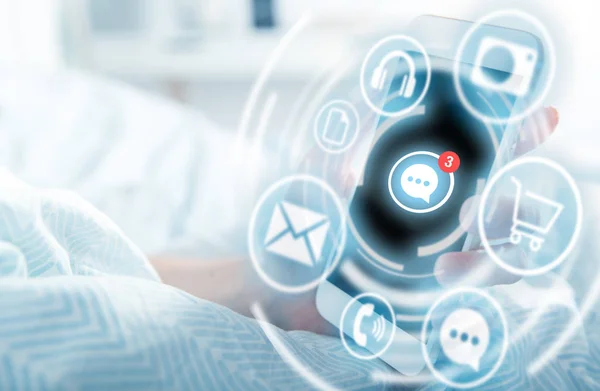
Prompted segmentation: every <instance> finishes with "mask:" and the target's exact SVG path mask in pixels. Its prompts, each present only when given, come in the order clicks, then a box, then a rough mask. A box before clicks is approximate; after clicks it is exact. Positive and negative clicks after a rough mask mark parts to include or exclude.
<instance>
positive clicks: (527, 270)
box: [478, 157, 583, 276]
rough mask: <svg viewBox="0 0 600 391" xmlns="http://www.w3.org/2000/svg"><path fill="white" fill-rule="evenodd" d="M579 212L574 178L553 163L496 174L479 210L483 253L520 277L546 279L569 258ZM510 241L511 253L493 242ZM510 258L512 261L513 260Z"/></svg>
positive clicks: (528, 162)
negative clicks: (497, 240)
mask: <svg viewBox="0 0 600 391" xmlns="http://www.w3.org/2000/svg"><path fill="white" fill-rule="evenodd" d="M582 217H583V207H582V203H581V195H580V193H579V189H578V188H577V184H576V183H575V180H574V179H573V177H572V176H571V175H570V174H569V173H568V172H567V171H566V170H565V169H564V168H563V167H561V166H560V165H558V164H557V163H555V162H553V161H552V160H548V159H544V158H540V157H523V158H520V159H517V160H515V161H513V162H511V163H509V164H508V165H506V166H505V167H503V168H502V169H501V170H500V171H498V172H497V173H496V174H495V175H494V176H493V177H492V179H491V180H490V181H489V183H488V185H487V186H486V188H485V190H484V191H483V194H482V195H481V201H480V204H479V213H478V226H479V235H480V237H481V242H482V244H483V247H484V248H485V250H486V252H487V253H488V255H489V256H490V258H492V260H493V261H494V262H496V263H497V264H498V265H499V266H500V267H502V268H503V269H505V270H507V271H508V272H510V273H513V274H517V275H521V276H534V275H539V274H542V273H546V272H548V271H550V270H552V269H554V268H555V267H557V266H559V265H560V264H561V263H562V262H563V261H564V260H565V259H566V258H567V257H568V255H569V254H570V253H571V251H572V250H573V248H574V247H575V243H576V242H577V239H578V237H579V233H580V232H581V224H582ZM499 238H509V240H510V245H512V248H513V249H514V248H515V247H517V250H518V251H517V252H518V253H519V254H521V256H514V255H515V251H507V246H505V245H503V246H494V245H492V243H491V242H493V241H494V240H496V239H499ZM511 255H512V256H511Z"/></svg>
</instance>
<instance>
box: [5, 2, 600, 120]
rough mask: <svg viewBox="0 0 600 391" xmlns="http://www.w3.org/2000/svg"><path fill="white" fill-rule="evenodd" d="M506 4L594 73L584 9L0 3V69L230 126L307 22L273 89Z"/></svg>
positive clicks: (568, 5)
mask: <svg viewBox="0 0 600 391" xmlns="http://www.w3.org/2000/svg"><path fill="white" fill-rule="evenodd" d="M482 3H485V4H482ZM515 5H518V6H519V8H521V9H524V10H525V11H528V12H531V13H533V14H535V15H537V16H539V17H541V19H542V20H543V21H544V22H545V23H546V24H547V27H549V28H550V29H551V33H553V35H554V39H555V40H556V41H557V42H556V44H557V45H558V46H559V53H561V49H563V48H566V49H565V50H567V51H569V52H568V53H565V52H564V51H563V52H562V54H563V58H566V59H567V60H568V62H567V63H568V64H575V63H577V62H579V63H583V64H586V63H589V59H590V58H591V59H593V61H594V62H595V63H598V58H600V57H599V56H598V55H597V54H598V53H599V49H598V45H596V44H595V42H593V40H594V38H593V37H597V36H598V34H596V33H595V32H597V28H596V27H595V26H596V25H597V23H595V19H596V17H595V16H593V15H595V13H594V12H586V9H589V10H590V11H592V10H593V8H594V7H595V4H594V1H593V0H590V1H587V0H578V1H570V2H566V1H554V0H549V1H544V2H535V1H520V2H514V1H513V2H511V1H501V2H500V1H487V2H480V1H473V0H453V1H443V0H420V1H408V0H0V21H1V23H0V64H7V65H17V66H19V67H30V66H31V67H37V68H42V69H56V68H61V67H68V68H77V69H81V70H85V71H89V72H93V73H98V74H101V75H106V76H110V77H114V78H118V79H121V80H124V81H126V82H128V83H131V84H134V85H136V86H140V87H142V88H144V89H147V90H151V91H153V92H158V93H160V94H165V95H168V96H170V97H172V98H174V99H177V100H180V101H182V102H185V103H187V104H191V105H193V106H195V107H198V108H201V109H202V110H203V111H204V112H205V114H206V115H207V116H208V117H209V118H210V119H212V120H214V121H216V122H217V123H219V124H221V125H223V126H224V127H226V128H234V127H236V126H237V124H238V121H239V116H240V113H241V111H242V106H243V104H244V102H245V99H246V97H247V94H248V91H249V90H250V87H251V86H252V83H253V82H254V80H255V79H256V77H257V75H258V73H259V72H260V70H261V69H262V67H263V65H264V63H265V60H266V58H267V57H268V56H269V54H270V53H271V52H272V51H273V49H274V48H275V47H276V46H277V44H278V43H279V40H280V38H281V36H282V35H283V34H284V33H285V32H286V31H287V30H288V29H289V28H291V27H292V26H293V25H294V23H295V22H296V21H297V20H298V19H299V18H301V17H302V15H304V14H305V13H307V12H310V13H311V16H312V17H313V18H312V20H313V22H311V25H310V26H309V29H307V31H308V33H304V34H303V35H302V37H301V42H300V43H298V45H297V49H295V50H294V51H293V52H291V51H290V52H287V53H286V55H285V58H284V59H283V61H282V63H281V64H279V65H278V66H277V68H276V69H275V75H274V77H275V78H276V79H278V80H279V81H280V82H281V83H290V84H294V83H306V81H307V80H310V79H312V78H313V77H314V75H315V74H316V73H317V72H320V71H321V70H322V68H323V62H326V61H327V56H328V53H329V52H330V51H331V48H337V49H339V48H343V47H344V46H347V45H349V44H350V43H352V42H353V41H354V40H355V37H357V36H361V35H364V34H368V33H372V34H377V33H378V32H379V33H380V34H385V33H387V32H399V31H402V29H403V27H404V26H405V25H406V23H407V22H408V21H410V20H411V19H412V18H414V17H416V16H418V15H421V14H428V13H430V14H436V15H441V16H448V17H458V18H464V19H474V18H477V17H479V16H481V15H483V14H484V13H486V12H488V11H491V10H494V9H502V8H510V7H511V6H515ZM567 43H568V44H567ZM565 44H566V45H565ZM563 71H564V68H563ZM580 75H581V76H583V77H585V78H586V79H587V78H589V77H594V78H595V79H594V80H598V78H597V77H596V76H595V72H594V73H593V74H592V73H589V74H583V75H582V74H581V73H579V72H572V71H571V70H569V71H568V75H567V74H566V72H564V73H563V74H562V75H559V77H557V83H559V84H561V83H562V84H564V83H567V84H568V85H569V86H573V83H576V82H578V80H576V79H577V77H578V76H580ZM586 82H589V79H587V80H586ZM596 85H600V83H598V84H596ZM290 90H294V88H291V89H290ZM556 91H558V90H557V89H555V92H556ZM555 96H564V90H560V93H559V94H555ZM572 97H573V96H571V98H572Z"/></svg>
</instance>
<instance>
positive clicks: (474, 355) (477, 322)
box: [440, 308, 490, 372]
mask: <svg viewBox="0 0 600 391" xmlns="http://www.w3.org/2000/svg"><path fill="white" fill-rule="evenodd" d="M440 333H441V335H440V343H441V344H442V349H443V350H444V354H445V355H446V356H447V357H448V358H449V359H450V360H452V361H453V362H455V363H457V364H462V365H468V366H470V367H471V368H473V369H474V370H475V371H476V372H479V364H480V360H481V357H483V355H484V354H485V352H486V350H487V348H488V345H489V343H490V329H489V327H488V324H487V322H486V320H485V318H484V317H483V316H481V314H480V313H479V312H477V311H474V310H471V309H467V308H463V309H459V310H456V311H454V312H452V313H451V314H450V315H449V316H448V317H447V318H446V319H445V320H444V323H443V324H442V328H441V331H440Z"/></svg>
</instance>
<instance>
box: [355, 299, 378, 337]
mask: <svg viewBox="0 0 600 391" xmlns="http://www.w3.org/2000/svg"><path fill="white" fill-rule="evenodd" d="M374 309H375V306H374V305H373V304H372V303H367V304H363V305H362V306H361V307H360V308H359V310H358V314H356V318H355V319H354V329H353V332H352V338H353V339H354V342H356V343H357V344H358V345H359V346H362V347H363V348H364V347H365V346H367V336H366V335H365V334H364V333H362V332H361V331H360V325H361V324H362V323H363V319H364V318H366V317H369V316H372V315H373V310H374Z"/></svg>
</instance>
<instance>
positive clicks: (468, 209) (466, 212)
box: [459, 195, 539, 239]
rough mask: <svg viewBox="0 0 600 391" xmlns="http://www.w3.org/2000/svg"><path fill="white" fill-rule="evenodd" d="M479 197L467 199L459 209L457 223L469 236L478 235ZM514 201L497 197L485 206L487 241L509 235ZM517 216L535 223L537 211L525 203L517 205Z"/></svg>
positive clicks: (505, 197)
mask: <svg viewBox="0 0 600 391" xmlns="http://www.w3.org/2000/svg"><path fill="white" fill-rule="evenodd" d="M480 201H481V196H479V195H476V196H473V197H470V198H468V199H467V200H466V201H465V202H464V203H463V206H462V207H461V209H460V214H459V221H460V225H461V227H462V228H463V229H464V230H465V231H466V232H468V233H470V234H477V233H479V221H478V219H477V218H476V217H477V215H478V214H479V203H480ZM515 203H516V200H515V199H514V198H512V197H508V196H503V197H499V198H498V199H497V200H495V202H490V203H489V204H488V205H486V215H485V216H484V219H483V221H484V224H485V226H484V227H485V233H486V236H487V238H488V239H501V238H506V237H508V235H509V234H510V229H511V227H512V225H513V220H514V211H515V206H516V205H515ZM517 215H518V216H520V217H521V218H525V219H526V221H529V222H531V223H535V222H537V221H538V216H539V213H538V210H537V209H535V208H533V207H531V206H528V205H527V204H525V203H520V204H519V209H518V211H517Z"/></svg>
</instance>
